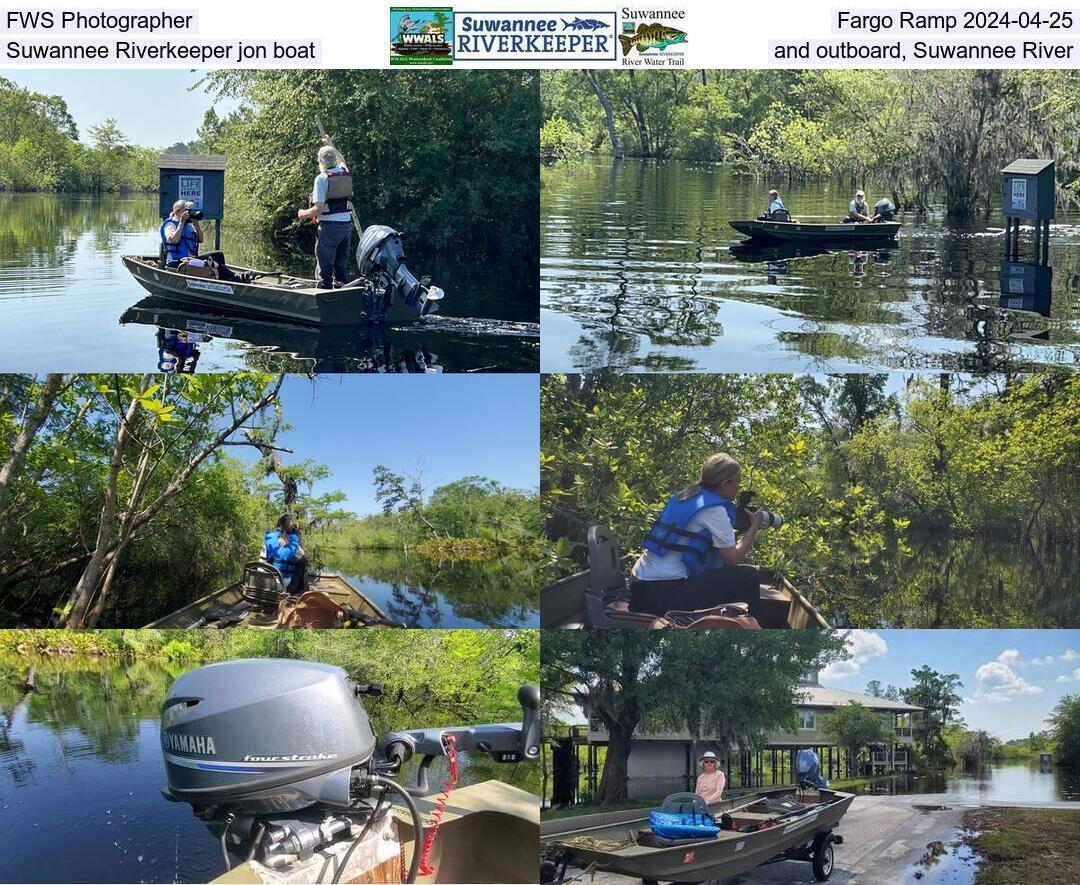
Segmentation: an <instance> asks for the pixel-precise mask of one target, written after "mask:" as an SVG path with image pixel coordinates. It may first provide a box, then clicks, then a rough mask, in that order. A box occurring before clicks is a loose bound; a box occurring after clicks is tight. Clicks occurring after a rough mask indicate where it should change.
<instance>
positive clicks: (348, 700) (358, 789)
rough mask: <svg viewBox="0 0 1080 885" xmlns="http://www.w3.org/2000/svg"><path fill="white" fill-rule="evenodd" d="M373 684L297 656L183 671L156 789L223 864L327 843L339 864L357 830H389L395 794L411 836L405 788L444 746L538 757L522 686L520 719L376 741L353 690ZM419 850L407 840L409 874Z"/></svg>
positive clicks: (422, 784)
mask: <svg viewBox="0 0 1080 885" xmlns="http://www.w3.org/2000/svg"><path fill="white" fill-rule="evenodd" d="M380 693H381V688H380V687H379V686H373V685H363V684H359V683H355V682H353V681H352V680H350V679H349V678H348V676H347V675H346V673H345V671H344V670H341V669H340V668H338V667H332V666H329V665H326V664H316V663H310V662H307V661H286V660H263V659H259V660H237V661H227V662H225V663H221V664H211V665H210V666H207V667H201V668H199V669H198V670H193V671H191V672H190V673H186V674H184V675H183V676H181V677H180V678H179V679H177V680H176V681H175V682H174V683H173V684H172V687H171V688H170V689H169V693H168V695H167V697H166V698H165V702H164V704H163V705H162V711H161V746H162V752H163V754H164V757H165V774H166V778H167V786H166V787H165V789H164V790H163V791H162V792H163V793H164V795H165V797H166V798H168V799H170V800H172V801H176V802H187V803H189V804H190V805H191V806H192V810H193V811H194V812H195V814H196V816H198V817H199V818H201V819H202V820H204V821H206V823H207V826H208V827H209V828H210V830H211V832H213V833H214V835H215V836H217V837H218V838H219V839H220V840H221V846H222V853H223V856H224V858H225V864H226V867H231V865H232V862H233V859H234V858H240V859H245V860H248V861H256V862H258V863H261V864H263V865H265V866H267V867H270V868H273V869H290V870H292V869H294V867H295V865H297V864H303V863H305V862H311V863H313V864H321V863H324V861H325V859H324V858H321V857H315V858H313V855H314V854H315V853H316V852H321V851H322V850H323V849H329V848H331V847H333V846H337V847H338V848H339V849H342V850H341V851H339V856H338V860H339V862H340V864H339V871H340V870H341V869H342V868H344V867H345V865H346V863H347V861H348V859H349V856H350V854H351V849H352V847H354V846H355V845H357V844H360V842H362V841H363V840H364V837H365V836H369V835H370V836H375V834H376V833H378V834H380V838H381V839H382V841H385V840H386V839H388V838H389V836H386V835H385V833H386V832H388V827H389V825H390V822H391V821H390V819H389V818H387V812H388V811H389V809H390V806H391V800H392V799H394V798H398V799H400V800H401V801H402V802H404V803H405V805H406V806H407V807H408V809H409V813H410V815H411V816H412V821H413V832H414V837H415V840H416V842H415V845H416V846H420V845H421V843H422V842H423V825H422V821H421V819H420V816H419V813H418V812H417V809H416V806H415V803H414V802H413V801H412V796H414V795H416V796H423V795H427V794H429V793H430V792H432V791H431V790H430V788H429V787H428V783H427V773H428V769H429V767H430V765H431V763H432V762H433V761H434V759H435V758H436V757H438V756H445V755H448V754H449V753H448V748H449V747H451V746H452V747H454V749H455V751H460V752H469V751H477V750H478V751H482V752H484V753H486V754H488V755H489V756H491V757H492V758H493V759H494V760H495V761H496V762H517V761H520V760H521V759H535V758H538V757H539V754H540V730H539V718H538V715H537V710H538V707H539V692H538V691H536V689H535V687H533V686H524V687H523V688H522V689H521V691H519V692H518V698H519V700H520V702H521V704H522V710H523V720H522V722H521V723H505V724H495V725H476V726H466V727H460V728H455V727H449V728H436V729H419V730H416V731H408V732H399V733H395V734H391V735H388V736H387V737H386V738H385V739H384V740H383V741H382V743H381V745H380V743H379V742H377V741H376V738H375V734H374V733H373V731H372V728H371V723H370V721H369V720H368V716H367V712H366V711H365V709H364V707H363V704H362V703H361V702H360V697H361V696H363V695H365V694H373V695H374V694H380ZM380 746H381V750H380ZM414 753H418V754H419V753H422V754H423V759H422V761H421V763H420V767H419V774H418V777H417V786H416V787H415V788H411V789H410V788H406V787H403V786H401V785H400V784H398V783H397V782H396V781H394V780H392V779H391V778H392V777H393V776H395V775H397V774H398V773H399V771H400V770H401V766H402V764H403V763H405V762H406V761H408V760H409V759H410V758H411V757H412V755H413V754H414ZM338 843H340V844H338ZM348 843H351V844H349V850H348V851H345V850H344V849H345V846H346V844H348ZM341 854H344V857H341V856H340V855H341ZM420 854H421V852H420V851H419V850H416V851H414V852H413V865H412V867H413V868H412V870H411V875H410V876H409V878H408V881H409V882H412V881H413V879H414V878H415V874H416V867H417V864H418V862H419V859H420ZM302 872H303V871H302V870H301V873H302Z"/></svg>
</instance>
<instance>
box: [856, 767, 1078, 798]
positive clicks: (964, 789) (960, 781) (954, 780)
mask: <svg viewBox="0 0 1080 885" xmlns="http://www.w3.org/2000/svg"><path fill="white" fill-rule="evenodd" d="M859 792H862V793H865V794H867V795H889V796H900V795H915V796H922V795H927V796H932V797H934V798H935V799H936V800H940V801H942V802H955V803H958V804H963V803H971V804H978V803H980V802H1012V803H1016V804H1052V803H1059V802H1080V771H1075V770H1073V771H1069V770H1066V769H1063V768H1060V767H1058V766H1053V765H1051V766H1049V767H1046V768H1043V767H1041V766H1040V765H1039V763H1038V761H1034V762H1031V763H1023V762H1009V763H998V764H994V765H988V766H987V767H986V768H983V769H981V770H979V771H977V772H963V771H950V772H948V773H945V774H933V775H915V776H900V777H897V778H892V779H890V780H886V781H878V782H877V783H873V784H870V785H868V786H866V787H863V788H862V789H861V790H860V791H859ZM1077 807H1080V806H1077Z"/></svg>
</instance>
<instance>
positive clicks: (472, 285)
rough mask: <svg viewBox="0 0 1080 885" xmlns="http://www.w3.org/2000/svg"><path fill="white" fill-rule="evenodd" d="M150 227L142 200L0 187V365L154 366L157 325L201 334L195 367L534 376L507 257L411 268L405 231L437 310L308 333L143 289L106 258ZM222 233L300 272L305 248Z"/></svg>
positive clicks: (524, 289) (148, 200)
mask: <svg viewBox="0 0 1080 885" xmlns="http://www.w3.org/2000/svg"><path fill="white" fill-rule="evenodd" d="M159 224H160V219H159V218H158V216H157V197H156V195H155V196H147V195H142V194H140V195H108V194H106V195H95V196H92V197H91V196H86V195H56V194H5V193H0V304H2V305H3V310H4V316H5V318H6V321H7V323H8V325H7V332H8V334H7V336H6V338H7V343H6V345H5V347H4V348H3V352H2V355H0V371H3V372H27V371H45V370H50V371H52V370H58V369H63V370H65V371H86V372H98V371H104V372H113V371H117V372H121V371H122V372H139V371H156V370H157V368H158V362H159V354H158V341H157V331H158V329H159V328H166V329H168V328H178V329H186V330H191V331H196V332H203V333H208V334H209V335H210V340H209V341H207V342H206V343H204V344H202V345H200V357H199V359H198V362H197V367H196V368H197V370H198V371H200V372H213V371H229V370H235V369H244V368H249V369H259V370H272V371H300V372H310V371H324V372H437V371H443V370H445V371H508V372H529V371H536V367H537V363H538V359H539V349H540V342H539V333H538V329H537V326H536V295H535V292H536V290H535V279H527V278H526V277H527V276H528V274H526V273H524V272H523V271H522V270H521V268H522V267H523V264H522V262H520V261H518V260H517V259H516V258H515V257H514V256H506V257H505V258H504V259H502V260H495V261H490V260H489V261H484V262H473V263H470V264H468V265H464V264H463V265H462V266H455V265H454V262H452V261H446V260H443V259H439V260H435V261H431V266H425V262H424V257H423V256H422V255H413V254H411V252H410V250H409V245H408V238H407V237H406V242H405V251H406V258H407V260H408V261H409V263H410V267H411V269H412V270H413V271H414V272H416V273H417V275H418V276H419V275H420V274H425V273H426V274H430V275H431V276H432V278H433V280H434V281H435V282H436V283H437V284H438V285H440V286H442V287H443V288H444V289H445V291H446V293H447V294H446V299H445V300H444V301H443V302H442V306H441V307H440V314H439V315H437V316H433V317H429V318H425V319H424V320H422V321H421V322H420V323H417V324H415V325H413V326H410V327H407V328H401V329H394V328H389V329H384V328H382V327H374V328H373V327H371V326H367V325H364V326H357V327H338V328H328V329H315V328H304V327H299V326H292V325H287V324H282V323H273V322H265V321H260V320H253V319H251V318H244V317H240V316H230V315H227V314H224V313H221V312H218V311H215V310H214V309H212V308H203V307H193V306H191V305H185V304H181V303H176V302H171V301H165V300H164V299H160V298H151V297H148V296H147V293H146V291H145V290H144V289H143V288H142V287H141V286H139V285H138V284H137V283H136V282H135V280H134V279H133V278H132V276H131V275H130V274H129V273H128V271H127V270H126V269H125V268H124V266H123V264H122V263H121V261H120V257H121V256H122V255H131V254H136V255H148V254H156V253H157V248H158V246H157V244H158V242H159V237H158V233H157V231H158V225H159ZM212 230H213V228H212V225H211V224H208V225H207V227H206V234H207V241H208V243H212V238H213V234H212ZM222 233H223V237H222V248H223V250H224V251H225V254H226V256H227V257H228V260H229V262H230V263H235V264H238V265H242V266H247V267H258V268H266V269H274V270H286V271H288V272H290V273H293V274H296V275H298V276H302V277H311V276H312V275H313V273H314V258H313V257H312V256H309V255H305V254H301V253H300V252H299V251H296V252H292V251H285V250H283V249H282V248H278V247H273V246H269V245H266V244H255V243H252V242H249V241H248V240H247V239H245V238H244V237H243V236H242V235H241V234H240V233H239V232H238V231H236V230H234V229H232V228H230V227H229V226H228V224H226V225H224V227H223V231H222ZM350 264H353V262H352V260H351V259H350Z"/></svg>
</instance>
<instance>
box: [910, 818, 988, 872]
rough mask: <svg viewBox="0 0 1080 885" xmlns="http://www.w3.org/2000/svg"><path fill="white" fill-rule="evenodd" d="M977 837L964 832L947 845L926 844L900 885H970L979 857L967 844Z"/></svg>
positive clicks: (936, 842)
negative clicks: (920, 855) (921, 854)
mask: <svg viewBox="0 0 1080 885" xmlns="http://www.w3.org/2000/svg"><path fill="white" fill-rule="evenodd" d="M978 835H979V834H978V833H977V832H976V831H974V830H964V831H963V832H962V833H961V834H960V836H959V838H957V839H954V840H951V841H949V842H941V841H935V842H930V843H928V844H927V846H926V849H925V851H924V852H923V856H922V857H921V858H920V859H919V860H918V862H916V863H915V864H914V865H913V866H912V868H911V869H910V870H908V871H907V873H906V875H905V877H904V880H903V885H973V883H974V882H975V873H976V872H977V871H978V868H979V856H978V855H977V854H976V853H975V851H974V849H972V847H971V840H972V839H974V838H975V837H976V836H978Z"/></svg>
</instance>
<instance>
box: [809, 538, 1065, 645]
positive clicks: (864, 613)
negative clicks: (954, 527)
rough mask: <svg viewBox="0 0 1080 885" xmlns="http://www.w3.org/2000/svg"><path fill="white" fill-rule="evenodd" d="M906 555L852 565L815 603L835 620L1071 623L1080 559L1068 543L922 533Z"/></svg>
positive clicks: (859, 623) (846, 623) (843, 623)
mask: <svg viewBox="0 0 1080 885" xmlns="http://www.w3.org/2000/svg"><path fill="white" fill-rule="evenodd" d="M912 547H913V552H912V554H911V555H909V556H897V557H894V558H892V559H888V560H885V561H879V562H877V563H875V564H874V565H873V566H871V567H870V568H864V567H860V568H859V569H858V570H853V571H852V572H851V573H850V574H849V575H848V576H846V578H845V579H844V581H843V584H842V586H843V589H842V590H834V591H833V592H830V591H829V590H828V589H826V590H823V591H821V592H820V594H817V595H815V596H814V603H815V605H817V607H818V608H819V609H820V610H821V612H822V614H824V615H825V617H826V618H827V619H828V621H829V623H830V624H833V625H834V626H838V627H913V628H914V627H953V628H1002V627H1033V628H1034V627H1040V628H1041V627H1067V626H1071V625H1074V624H1076V623H1077V622H1080V596H1078V595H1077V593H1076V586H1077V583H1078V581H1080V563H1078V562H1077V559H1076V557H1075V556H1072V555H1070V552H1069V551H1068V549H1067V548H1061V547H1047V548H1045V549H1039V550H1036V549H1034V548H1032V547H1030V546H1028V545H1026V544H1013V543H1005V542H995V541H989V540H986V539H978V540H975V539H966V538H960V539H956V538H954V539H949V538H943V537H940V536H939V537H934V538H925V539H921V540H916V541H914V542H913V543H912Z"/></svg>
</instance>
